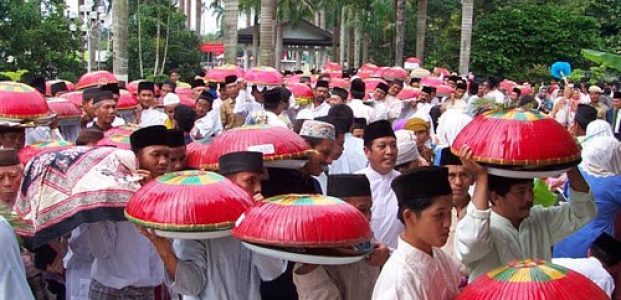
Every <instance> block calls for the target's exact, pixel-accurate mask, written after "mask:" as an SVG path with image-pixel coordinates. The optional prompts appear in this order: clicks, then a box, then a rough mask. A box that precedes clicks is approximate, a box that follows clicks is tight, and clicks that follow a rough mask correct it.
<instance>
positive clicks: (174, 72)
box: [169, 69, 190, 88]
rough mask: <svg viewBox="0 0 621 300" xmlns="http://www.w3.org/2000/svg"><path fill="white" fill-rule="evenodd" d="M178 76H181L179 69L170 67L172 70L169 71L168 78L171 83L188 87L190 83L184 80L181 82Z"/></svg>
mask: <svg viewBox="0 0 621 300" xmlns="http://www.w3.org/2000/svg"><path fill="white" fill-rule="evenodd" d="M180 78H181V73H180V72H179V70H177V69H172V70H171V71H170V74H169V79H170V81H172V83H174V84H175V85H176V86H177V87H180V88H187V87H190V85H189V84H187V83H185V82H182V81H181V80H180Z"/></svg>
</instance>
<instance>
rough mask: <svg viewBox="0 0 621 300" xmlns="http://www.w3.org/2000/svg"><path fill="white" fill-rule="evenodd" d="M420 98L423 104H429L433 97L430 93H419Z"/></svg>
mask: <svg viewBox="0 0 621 300" xmlns="http://www.w3.org/2000/svg"><path fill="white" fill-rule="evenodd" d="M421 98H422V99H423V100H424V101H425V102H427V103H429V102H431V100H433V96H432V95H431V94H430V93H427V92H422V93H421Z"/></svg>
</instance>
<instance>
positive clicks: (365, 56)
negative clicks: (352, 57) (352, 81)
mask: <svg viewBox="0 0 621 300" xmlns="http://www.w3.org/2000/svg"><path fill="white" fill-rule="evenodd" d="M368 62H369V33H368V32H366V31H365V32H364V35H362V64H366V63H368Z"/></svg>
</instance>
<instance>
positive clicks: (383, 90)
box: [368, 82, 390, 121]
mask: <svg viewBox="0 0 621 300" xmlns="http://www.w3.org/2000/svg"><path fill="white" fill-rule="evenodd" d="M387 94H388V84H386V83H383V82H380V83H378V84H377V86H376V87H375V91H373V94H371V99H370V101H369V102H368V104H369V105H371V106H372V107H373V109H374V110H375V116H374V120H376V121H377V120H389V118H388V114H389V112H390V107H389V106H388V103H387V102H386V95H387Z"/></svg>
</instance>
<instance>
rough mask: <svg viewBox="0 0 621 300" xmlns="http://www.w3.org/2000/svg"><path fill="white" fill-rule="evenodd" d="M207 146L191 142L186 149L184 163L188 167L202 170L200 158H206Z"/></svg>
mask: <svg viewBox="0 0 621 300" xmlns="http://www.w3.org/2000/svg"><path fill="white" fill-rule="evenodd" d="M208 151H209V145H207V144H202V143H199V142H196V141H194V142H191V143H189V144H188V145H187V147H186V150H185V152H186V157H185V159H186V162H187V165H188V167H191V168H194V169H202V166H201V158H203V157H205V156H207V153H208Z"/></svg>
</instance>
